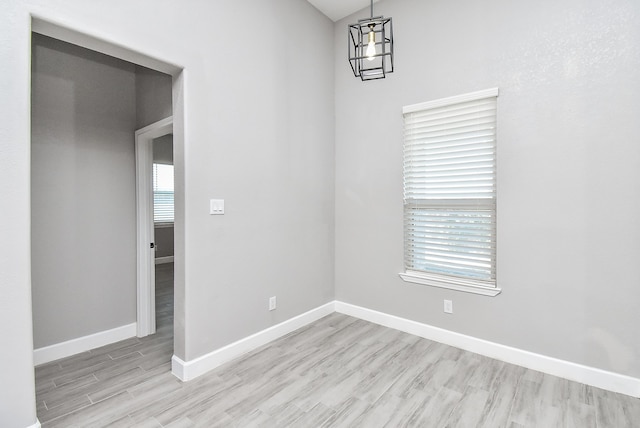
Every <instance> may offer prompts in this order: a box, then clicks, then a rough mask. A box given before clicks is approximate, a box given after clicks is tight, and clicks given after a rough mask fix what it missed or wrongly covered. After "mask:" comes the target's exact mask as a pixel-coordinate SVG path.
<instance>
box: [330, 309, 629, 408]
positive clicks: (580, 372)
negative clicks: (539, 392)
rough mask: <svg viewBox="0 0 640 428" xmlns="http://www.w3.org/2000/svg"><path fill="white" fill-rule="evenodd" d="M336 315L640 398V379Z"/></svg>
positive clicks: (438, 332)
mask: <svg viewBox="0 0 640 428" xmlns="http://www.w3.org/2000/svg"><path fill="white" fill-rule="evenodd" d="M335 308H336V312H340V313H342V314H345V315H350V316H353V317H356V318H360V319H363V320H365V321H370V322H372V323H375V324H379V325H383V326H385V327H390V328H393V329H396V330H400V331H404V332H406V333H409V334H413V335H416V336H420V337H424V338H425V339H430V340H434V341H436V342H440V343H444V344H446V345H450V346H455V347H456V348H460V349H464V350H466V351H470V352H474V353H476V354H480V355H484V356H487V357H490V358H495V359H496V360H501V361H505V362H507V363H511V364H516V365H519V366H522V367H526V368H529V369H532V370H537V371H540V372H543V373H547V374H550V375H553V376H558V377H562V378H564V379H569V380H572V381H576V382H580V383H584V384H587V385H591V386H595V387H597V388H602V389H606V390H609V391H614V392H619V393H621V394H625V395H630V396H632V397H640V379H637V378H634V377H630V376H626V375H622V374H618V373H613V372H609V371H605V370H601V369H597V368H594V367H589V366H584V365H581V364H577V363H573V362H570V361H565V360H560V359H557V358H552V357H548V356H545V355H540V354H536V353H533V352H529V351H524V350H522V349H518V348H512V347H509V346H505V345H501V344H498V343H494V342H489V341H487V340H483V339H478V338H476V337H472V336H467V335H464V334H460V333H455V332H452V331H449V330H444V329H441V328H438V327H433V326H430V325H427V324H422V323H419V322H416V321H411V320H408V319H405V318H400V317H396V316H394V315H389V314H385V313H383V312H378V311H374V310H371V309H367V308H363V307H360V306H355V305H351V304H349V303H344V302H338V301H336V302H335Z"/></svg>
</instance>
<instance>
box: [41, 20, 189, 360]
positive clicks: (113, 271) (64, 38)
mask: <svg viewBox="0 0 640 428" xmlns="http://www.w3.org/2000/svg"><path fill="white" fill-rule="evenodd" d="M32 31H33V35H34V38H41V37H42V38H43V37H46V38H50V39H52V40H54V41H53V43H67V44H69V46H72V47H71V48H69V49H70V51H69V52H70V53H73V52H71V51H72V50H74V49H84V48H86V49H88V50H90V51H91V52H93V54H92V55H96V57H97V56H99V55H102V54H106V55H108V56H109V57H110V59H107V60H104V62H103V63H101V61H103V60H97V62H98V63H99V65H101V66H105V65H106V66H107V67H111V66H112V62H113V61H121V60H122V61H126V62H128V63H129V64H130V66H131V67H133V68H135V67H137V66H142V67H146V68H147V69H151V70H155V71H159V72H162V73H167V74H169V75H170V76H171V77H170V81H172V82H171V84H170V85H171V89H170V91H171V93H172V98H173V100H172V102H171V101H170V103H171V110H172V111H173V113H174V114H173V117H175V118H176V123H175V124H174V123H173V119H172V125H175V128H176V129H175V131H174V130H173V128H172V129H171V133H172V136H173V144H172V146H173V147H172V149H173V152H175V153H177V154H178V155H177V156H176V159H177V161H176V162H175V163H174V165H175V171H176V173H175V175H176V186H175V201H176V203H175V221H174V222H173V228H174V230H175V236H176V239H175V240H174V242H175V244H174V245H175V248H174V251H175V255H174V256H173V257H174V259H173V263H172V264H171V267H173V266H176V269H175V272H176V274H175V275H174V280H173V284H175V285H174V287H175V290H179V292H178V296H177V299H176V301H175V302H174V304H173V305H172V306H173V307H172V308H171V309H173V310H174V317H178V318H179V319H183V318H184V310H183V299H182V297H181V296H184V260H183V254H184V251H183V250H182V245H183V244H184V215H183V210H184V208H183V207H184V204H183V198H184V188H183V183H184V180H183V179H182V177H183V174H184V165H183V163H182V159H183V156H182V153H183V150H184V134H183V132H182V129H183V127H182V112H183V92H184V91H183V82H184V81H183V74H182V68H181V67H178V66H175V65H172V64H170V63H166V62H163V61H160V60H157V59H154V58H151V57H148V56H145V55H143V54H140V53H138V52H135V51H132V50H129V49H127V48H124V47H122V46H120V45H115V44H111V43H109V42H107V41H104V40H101V39H97V38H94V37H92V36H89V35H86V34H83V33H79V32H76V31H75V30H72V29H69V28H66V27H63V26H60V25H57V24H54V23H51V22H48V21H45V20H42V19H40V18H35V17H34V18H33V19H32ZM69 52H68V53H69ZM33 60H34V63H35V62H36V61H37V58H35V57H34V59H33ZM89 67H91V66H89ZM118 67H120V66H114V67H112V68H115V69H117V70H116V72H117V73H120V77H121V78H122V81H123V82H125V83H126V82H130V81H131V79H134V78H133V77H131V75H130V74H129V75H127V76H125V74H127V73H128V72H129V71H130V70H129V69H128V68H127V67H124V68H123V69H118ZM121 68H122V67H121ZM117 73H116V74H117ZM89 74H90V73H89ZM98 74H99V72H98ZM127 79H129V80H127ZM40 83H42V84H43V87H44V85H49V86H47V87H51V86H50V85H57V87H58V88H59V89H60V91H61V92H62V93H64V94H66V95H67V96H66V97H65V98H63V99H62V100H58V101H56V100H55V98H53V97H51V98H50V99H49V101H51V100H53V101H52V102H51V103H50V105H48V106H47V108H48V109H49V112H50V113H51V114H50V115H49V116H46V117H45V122H46V125H47V127H49V128H51V129H52V130H53V131H54V132H53V133H55V132H58V131H60V129H61V128H64V127H65V126H67V127H69V128H71V127H73V126H76V125H77V123H78V122H79V121H80V120H81V119H82V120H84V117H85V116H86V115H87V114H88V112H89V111H90V110H91V108H90V107H89V106H88V105H87V104H83V103H82V102H80V101H81V97H79V96H78V95H79V93H80V92H81V91H85V92H87V93H89V94H92V95H91V96H93V97H94V98H97V99H99V98H100V95H99V94H97V93H96V91H99V90H100V89H104V88H101V87H100V85H99V84H97V85H96V84H90V83H89V84H84V83H83V84H78V83H77V82H73V81H72V80H71V79H67V78H65V77H64V75H62V74H56V75H51V74H50V75H47V76H44V77H43V79H41V80H40ZM32 91H33V87H32ZM103 92H104V91H103ZM106 93H108V91H107V92H106ZM133 98H135V94H134V95H133ZM49 101H47V102H49ZM116 101H117V100H112V102H116ZM130 101H131V100H130V99H129V102H130ZM41 106H42V105H40V107H41ZM40 107H39V106H38V105H36V103H34V100H33V96H32V116H33V114H34V109H38V108H40ZM96 110H100V109H99V108H98V109H96ZM112 111H117V109H116V110H112ZM40 113H41V112H40ZM36 114H37V113H36ZM134 114H135V108H134ZM61 116H68V117H67V118H69V119H70V120H69V121H65V120H62V119H64V117H61ZM120 119H121V118H116V119H115V120H114V122H118V121H120ZM126 121H128V119H127V120H126ZM127 123H128V122H127ZM69 124H70V125H69ZM86 128H87V129H89V131H87V132H85V133H84V134H82V135H80V134H75V135H74V136H72V138H67V140H75V143H78V142H79V143H82V142H85V141H89V142H92V141H93V140H94V139H95V135H92V132H93V134H96V133H100V134H101V135H102V134H104V135H108V134H110V133H112V130H108V129H104V128H103V127H101V126H100V125H99V124H98V126H94V125H91V124H90V126H87V127H86ZM51 129H40V130H32V141H33V139H34V138H40V137H46V138H48V137H49V136H50V135H52V134H53V133H51V132H49V131H50V130H51ZM134 129H135V127H134V128H132V129H131V130H130V131H129V132H130V134H129V135H130V136H129V138H130V139H131V140H133V137H132V134H133V130H134ZM63 131H64V130H63ZM49 140H51V141H53V143H52V144H49V145H48V146H47V147H46V148H45V151H44V152H42V153H41V160H43V162H44V163H45V164H47V163H48V164H49V165H53V166H54V167H55V168H58V169H60V170H63V173H65V174H66V178H65V180H66V183H67V184H71V185H73V186H77V187H78V188H83V189H86V191H87V192H86V193H88V194H91V195H92V196H93V197H94V198H95V199H96V200H97V201H98V204H96V205H93V206H88V204H85V203H83V202H78V201H74V200H71V199H68V198H66V197H65V196H63V195H62V194H61V193H58V192H56V190H57V189H67V188H65V186H64V185H62V184H60V183H58V185H57V187H54V186H52V185H51V184H52V183H51V181H49V180H48V179H47V175H46V172H45V170H44V169H42V170H40V169H38V168H37V167H36V166H34V165H33V163H32V174H41V177H39V178H38V179H39V180H40V184H41V187H40V190H39V192H40V193H41V194H42V195H44V196H43V198H42V201H41V203H39V204H34V203H33V201H32V211H36V210H37V212H38V213H39V214H43V215H42V216H41V219H40V220H41V226H42V229H44V228H49V227H51V228H55V227H57V226H59V225H60V224H64V225H66V226H67V229H66V230H67V231H66V232H64V233H59V234H58V235H59V236H60V237H61V239H60V240H58V241H56V242H54V243H53V244H50V245H49V246H48V250H47V251H45V250H46V249H45V248H44V247H43V245H42V244H43V241H42V240H40V239H39V236H37V235H33V234H32V236H33V242H32V248H33V249H34V252H40V255H36V257H40V260H39V261H36V263H34V252H32V277H34V278H36V277H38V275H39V277H40V278H41V279H42V281H41V282H42V283H45V282H46V281H49V279H50V278H47V277H46V274H40V273H36V274H35V275H34V271H33V270H34V266H36V265H37V266H36V269H39V267H38V266H44V265H46V264H49V265H54V264H55V261H56V260H58V259H60V260H61V261H62V262H64V263H67V264H68V265H70V266H73V267H74V269H75V270H76V271H77V270H85V271H86V272H85V273H86V274H87V275H85V277H86V278H93V279H101V280H102V279H105V278H107V280H106V281H104V284H103V286H102V287H95V289H94V290H93V291H92V290H90V287H86V286H84V287H79V288H78V290H75V291H74V292H73V293H72V294H73V295H72V296H71V297H69V296H66V297H65V296H64V295H63V293H57V294H56V292H55V290H53V289H50V290H46V292H45V294H43V293H40V294H39V295H38V296H36V295H35V293H33V296H34V297H33V300H34V301H33V311H32V312H33V314H34V330H35V326H36V324H37V325H38V328H39V329H40V331H39V333H36V332H35V331H34V338H35V340H34V342H36V343H34V345H35V346H34V348H36V349H35V350H34V361H35V364H36V365H40V364H43V363H46V362H49V361H53V360H57V359H59V358H63V357H67V356H69V355H73V354H77V353H79V352H83V351H86V350H88V349H93V348H96V347H100V346H104V345H106V344H108V343H113V342H116V341H117V340H120V339H124V338H126V337H132V336H136V335H139V330H138V327H139V326H138V321H137V319H136V317H139V315H136V317H134V319H131V318H130V315H127V313H131V311H130V309H127V308H131V306H130V305H133V310H134V312H135V311H137V306H138V304H137V302H136V301H134V299H136V296H137V293H136V290H135V286H136V281H137V276H138V275H139V273H138V274H136V269H137V268H136V255H135V254H136V252H137V249H136V248H137V247H136V243H135V241H136V235H137V231H136V228H137V220H136V214H135V202H133V205H129V207H130V208H126V210H129V211H128V213H127V214H126V215H127V216H129V215H131V213H133V214H132V216H133V217H132V218H133V223H132V226H131V227H130V228H129V227H128V226H127V227H125V229H127V228H128V230H130V231H131V235H130V238H122V237H121V236H120V235H117V238H116V237H115V236H114V235H115V234H113V233H111V232H110V231H109V226H110V223H111V220H110V219H103V220H99V221H92V220H91V217H90V216H89V215H88V214H90V213H96V212H100V210H101V208H104V207H106V209H110V208H111V205H117V206H121V205H122V206H124V205H125V204H120V203H118V202H117V201H114V200H112V199H111V197H110V196H109V195H110V193H109V192H111V193H113V194H116V193H118V192H117V191H116V192H113V191H112V190H113V189H112V187H111V184H112V182H114V181H118V180H120V181H124V180H123V177H124V176H125V175H127V174H129V173H128V172H127V173H126V174H123V173H122V172H123V171H124V170H127V169H128V168H131V169H130V170H129V171H131V173H132V174H133V175H132V177H133V180H134V184H133V186H132V188H131V189H130V193H128V195H130V196H126V197H125V199H126V198H132V199H133V201H135V192H136V185H135V170H134V168H133V167H134V165H135V159H134V158H132V161H131V162H132V163H128V162H129V161H126V160H125V161H123V162H121V163H120V166H121V167H122V168H120V167H118V168H116V169H115V170H111V173H110V175H107V176H106V178H105V177H103V178H99V179H98V178H96V177H95V174H94V173H95V172H96V171H97V170H99V169H100V168H101V167H99V166H97V165H98V164H99V163H100V162H101V160H102V158H103V156H102V155H103V153H101V152H100V150H97V151H96V152H95V154H94V155H89V156H88V157H87V156H86V150H85V149H86V147H85V146H83V145H82V144H80V145H78V146H77V147H76V149H74V150H75V152H74V151H69V150H67V149H63V150H61V151H60V150H58V151H55V150H51V149H54V148H55V147H54V146H56V144H58V143H60V141H62V139H56V138H53V139H49ZM131 140H130V141H131ZM51 141H48V142H51ZM96 146H98V145H96ZM131 146H133V141H131ZM102 147H103V148H104V147H106V146H102ZM58 148H60V147H58ZM132 148H133V147H132ZM123 150H124V149H123ZM116 151H117V150H116ZM121 155H123V153H114V154H113V156H112V157H113V160H114V162H116V161H117V159H118V157H119V156H121ZM120 159H123V157H120ZM76 167H78V168H80V169H83V170H85V171H84V172H86V173H87V174H85V175H81V174H76V172H75V169H74V168H76ZM87 177H89V178H87ZM94 178H95V179H94ZM32 182H34V180H33V178H32ZM34 184H37V183H34ZM63 184H64V183H63ZM101 189H102V190H103V191H102V192H101ZM67 190H68V189H67ZM105 190H106V192H105ZM66 193H73V192H68V191H67V192H66ZM112 196H113V195H112ZM47 200H48V201H49V202H51V203H49V202H47ZM111 202H114V203H113V204H111ZM110 204H111V205H110ZM52 207H56V208H60V209H59V210H58V211H59V213H60V215H58V216H57V217H56V216H55V215H50V214H52V212H53V210H52V209H50V208H52ZM79 222H84V226H83V229H82V230H80V228H79V227H78V224H79ZM151 225H152V228H153V222H151ZM85 226H86V227H85ZM32 228H33V224H32ZM114 230H119V231H120V232H121V231H122V229H118V228H116V229H114ZM93 232H96V233H93ZM120 232H118V233H120ZM152 232H153V229H152ZM126 239H132V240H133V241H132V242H133V247H132V248H133V250H126V251H125V252H127V251H128V253H131V254H132V258H133V267H132V268H130V267H127V268H124V269H119V267H118V266H114V265H113V260H115V259H117V258H118V257H117V256H118V251H119V250H118V248H117V247H114V249H113V251H110V252H105V253H104V254H102V255H101V256H100V257H95V258H93V259H91V260H92V261H91V262H90V263H87V262H84V261H83V260H80V258H83V257H84V256H85V255H87V254H88V255H90V254H91V253H92V252H93V253H98V251H97V249H99V248H101V247H105V246H106V245H108V244H109V245H110V243H111V242H112V241H113V242H117V241H118V240H126ZM150 242H153V240H152V241H150ZM80 244H81V245H80ZM65 245H67V246H75V247H76V248H79V250H78V251H77V252H78V254H79V256H78V257H75V256H73V255H72V254H71V253H70V252H68V251H65V250H64V249H63V248H64V246H65ZM147 245H148V244H147ZM49 250H50V251H49ZM83 253H84V254H83ZM87 259H89V257H88V258H87ZM165 260H166V259H165ZM149 265H150V266H151V270H152V272H153V273H152V275H153V276H155V271H156V265H155V262H154V258H151V259H150V264H149ZM168 267H169V266H164V268H167V269H166V270H168ZM162 269H163V265H158V272H160V271H162ZM45 271H46V269H43V270H42V272H45ZM122 271H126V272H133V278H134V279H133V282H134V288H133V289H128V290H131V291H130V292H129V291H127V293H131V296H132V297H131V298H130V299H129V300H128V302H129V303H125V301H123V300H122V293H120V292H116V293H112V292H111V291H113V290H112V289H111V288H110V287H111V286H112V285H113V284H120V283H121V281H120V280H119V279H115V278H116V277H117V276H118V275H119V274H121V273H122ZM171 271H174V269H171ZM70 272H71V271H70ZM162 274H165V275H164V276H163V275H160V274H159V275H158V276H159V277H163V278H165V279H164V285H166V281H168V280H167V275H166V274H168V272H162ZM74 276H75V277H74ZM77 276H78V275H76V274H75V273H73V272H71V273H69V274H64V275H62V276H60V277H59V278H58V279H57V284H58V285H60V286H61V289H65V287H66V288H67V289H68V287H67V286H68V284H70V283H72V282H74V281H76V282H78V283H81V284H85V285H86V284H89V283H91V281H90V280H86V279H81V280H80V281H78V278H76V277H77ZM109 278H112V279H113V280H112V281H109ZM36 280H37V279H36ZM49 283H51V281H49ZM158 285H159V286H160V284H158ZM43 288H46V287H43ZM165 288H166V287H165ZM67 291H68V290H67ZM154 291H155V288H154ZM46 293H49V294H46ZM92 293H93V294H92ZM154 294H157V295H158V296H159V297H160V295H161V294H162V293H160V292H158V293H154ZM165 294H166V293H165ZM87 297H88V298H89V299H90V300H92V302H91V304H92V305H94V306H93V308H94V309H92V306H91V305H86V306H85V305H82V304H79V305H76V307H74V308H73V309H72V310H68V309H65V308H64V303H63V302H65V301H75V302H78V301H81V300H82V299H84V298H87ZM36 299H40V300H39V301H36ZM118 299H120V300H118ZM43 302H45V303H46V302H48V303H47V304H52V305H50V309H51V310H50V311H49V313H50V315H51V316H50V317H49V318H50V319H52V318H53V317H55V316H57V317H58V318H65V319H66V321H65V322H66V324H65V325H64V329H58V331H56V330H55V328H57V327H58V326H57V325H55V323H48V322H47V316H48V315H46V314H44V313H43V311H41V310H40V309H39V306H38V305H39V304H43ZM158 302H160V300H159V301H158ZM153 303H155V301H154V302H153ZM58 304H59V305H58ZM163 304H164V305H166V304H169V303H167V301H166V299H165V301H164V303H159V304H158V306H160V305H163ZM96 305H98V306H96ZM99 305H103V306H109V307H110V308H111V311H112V314H110V315H114V316H115V317H114V319H113V320H110V319H104V317H103V316H102V315H104V312H105V311H103V312H101V311H99V310H95V308H96V307H99ZM154 306H156V305H154ZM164 313H165V314H167V311H165V312H164ZM154 315H155V313H154ZM37 317H40V319H36V318H37ZM101 317H102V318H101ZM161 317H162V316H158V319H160V318H161ZM154 318H155V317H154ZM123 320H124V321H123ZM154 321H155V320H154ZM163 321H165V322H166V323H168V322H171V319H170V318H169V317H164V318H163ZM123 323H125V324H124V325H123ZM166 323H165V324H163V325H162V326H160V324H158V327H162V328H167V327H166V326H167V324H166ZM94 324H95V325H94ZM171 324H173V323H172V322H171ZM177 325H183V323H177ZM87 327H90V328H87ZM170 327H171V330H173V325H171V326H170ZM154 329H155V324H154ZM60 331H62V332H63V333H60ZM172 333H173V339H172V342H173V344H174V346H172V349H174V351H173V352H174V353H176V351H175V350H177V351H178V352H177V355H178V356H181V355H180V354H181V353H182V350H183V349H184V346H183V341H184V331H183V330H180V329H178V330H176V331H172Z"/></svg>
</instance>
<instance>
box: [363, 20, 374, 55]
mask: <svg viewBox="0 0 640 428" xmlns="http://www.w3.org/2000/svg"><path fill="white" fill-rule="evenodd" d="M364 54H365V55H366V56H367V59H368V60H369V61H373V60H374V56H375V54H376V33H375V32H374V31H373V25H369V43H367V50H366V51H365V53H364Z"/></svg>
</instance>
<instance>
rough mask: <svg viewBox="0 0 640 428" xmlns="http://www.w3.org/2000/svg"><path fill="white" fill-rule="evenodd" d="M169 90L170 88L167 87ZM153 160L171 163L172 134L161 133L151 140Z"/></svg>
mask: <svg viewBox="0 0 640 428" xmlns="http://www.w3.org/2000/svg"><path fill="white" fill-rule="evenodd" d="M169 92H171V88H169ZM138 110H140V108H139V109H138ZM161 119H163V118H161ZM156 122H157V121H156ZM153 161H154V162H155V163H163V164H167V165H173V134H167V135H163V136H162V137H158V138H155V139H154V140H153Z"/></svg>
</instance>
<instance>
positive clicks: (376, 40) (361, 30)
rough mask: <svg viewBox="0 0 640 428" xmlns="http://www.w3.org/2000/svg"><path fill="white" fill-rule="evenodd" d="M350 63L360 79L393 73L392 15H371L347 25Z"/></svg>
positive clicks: (371, 78)
mask: <svg viewBox="0 0 640 428" xmlns="http://www.w3.org/2000/svg"><path fill="white" fill-rule="evenodd" d="M348 30H349V34H348V35H347V36H348V38H349V64H350V65H351V70H353V74H354V75H355V76H356V77H359V78H361V79H362V80H375V79H384V78H385V77H386V75H387V73H392V72H393V27H392V25H391V18H385V17H384V16H376V17H374V16H373V0H371V18H365V19H360V20H358V22H357V23H356V24H349V28H348Z"/></svg>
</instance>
